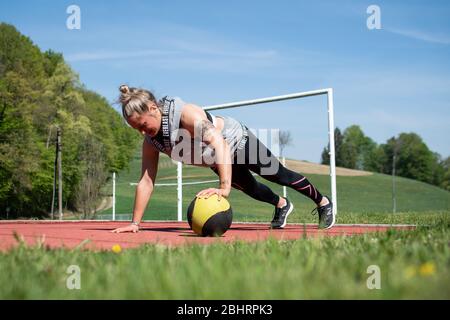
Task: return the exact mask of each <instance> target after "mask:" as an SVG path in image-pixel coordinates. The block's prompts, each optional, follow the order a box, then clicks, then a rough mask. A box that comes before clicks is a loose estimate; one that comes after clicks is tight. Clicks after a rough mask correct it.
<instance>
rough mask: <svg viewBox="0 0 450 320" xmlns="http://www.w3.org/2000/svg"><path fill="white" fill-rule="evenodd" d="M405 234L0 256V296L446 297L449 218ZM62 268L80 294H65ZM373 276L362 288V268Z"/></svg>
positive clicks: (22, 250) (20, 251)
mask: <svg viewBox="0 0 450 320" xmlns="http://www.w3.org/2000/svg"><path fill="white" fill-rule="evenodd" d="M419 224H420V225H419V227H418V228H417V230H414V231H389V232H387V233H379V234H366V235H363V236H353V237H337V238H316V239H299V240H296V241H276V240H274V239H271V240H268V241H264V242H258V243H243V242H236V243H232V244H224V243H220V242H218V243H215V244H212V245H207V246H204V245H193V246H186V247H179V248H168V247H165V246H158V245H147V246H143V247H140V248H137V249H130V250H124V251H122V252H120V253H114V252H112V251H102V252H90V251H86V250H83V249H77V250H63V249H58V250H47V249H45V247H40V248H39V247H36V248H28V247H25V246H20V247H18V248H16V249H14V250H11V251H9V252H7V253H1V254H0V270H2V272H1V273H0V298H1V299H11V298H14V299H80V298H81V299H88V298H89V299H406V298H412V299H450V286H449V285H448V284H449V283H450V248H449V244H450V231H449V230H450V229H449V226H450V217H449V215H448V214H446V215H445V214H444V215H442V214H440V215H435V216H434V218H433V219H429V220H428V221H422V222H421V223H419ZM70 265H78V266H79V267H80V270H81V289H80V290H69V289H67V288H66V280H67V277H68V276H69V275H68V274H67V273H66V270H67V268H68V267H69V266H70ZM371 265H377V266H379V268H380V271H381V289H379V290H377V289H374V290H369V289H368V288H367V285H366V282H367V279H368V277H369V276H370V275H371V274H368V273H367V268H368V267H369V266H371Z"/></svg>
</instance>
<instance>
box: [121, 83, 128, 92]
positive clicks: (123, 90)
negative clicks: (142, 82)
mask: <svg viewBox="0 0 450 320" xmlns="http://www.w3.org/2000/svg"><path fill="white" fill-rule="evenodd" d="M119 90H120V92H122V93H128V92H130V88H129V87H128V86H127V85H126V84H123V85H121V86H120V87H119Z"/></svg>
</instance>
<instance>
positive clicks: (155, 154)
mask: <svg viewBox="0 0 450 320" xmlns="http://www.w3.org/2000/svg"><path fill="white" fill-rule="evenodd" d="M158 160H159V151H158V150H156V148H155V147H153V146H152V145H151V144H150V143H149V142H147V140H145V139H144V142H143V144H142V173H141V179H140V180H139V183H138V185H137V187H136V194H135V200H134V209H133V220H132V224H131V225H129V226H127V227H123V228H118V229H115V230H113V232H116V233H120V232H127V231H128V232H137V231H139V223H140V222H141V220H142V216H143V215H144V211H145V208H146V207H147V204H148V201H149V200H150V197H151V195H152V192H153V187H154V184H155V179H156V173H157V172H158Z"/></svg>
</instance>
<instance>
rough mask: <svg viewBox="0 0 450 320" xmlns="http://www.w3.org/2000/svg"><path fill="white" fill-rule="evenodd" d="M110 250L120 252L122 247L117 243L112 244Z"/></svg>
mask: <svg viewBox="0 0 450 320" xmlns="http://www.w3.org/2000/svg"><path fill="white" fill-rule="evenodd" d="M111 250H112V251H113V252H114V253H120V252H121V251H122V247H121V246H120V245H119V244H115V245H113V246H112V248H111Z"/></svg>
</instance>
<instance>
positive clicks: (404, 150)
mask: <svg viewBox="0 0 450 320" xmlns="http://www.w3.org/2000/svg"><path fill="white" fill-rule="evenodd" d="M382 148H383V149H384V153H385V154H386V157H385V160H386V162H385V163H384V164H383V172H384V173H387V174H390V173H391V172H392V159H393V156H394V153H395V154H396V163H395V165H396V172H397V175H399V176H402V177H406V178H411V179H416V180H420V181H423V182H427V183H433V179H434V178H433V167H434V162H435V161H436V158H435V156H434V154H433V153H432V152H431V151H430V150H429V149H428V147H427V145H426V144H425V143H424V142H423V140H422V138H421V137H420V136H419V135H417V134H416V133H401V134H400V135H399V136H398V138H395V137H392V138H390V139H389V140H388V141H387V143H386V144H383V145H382Z"/></svg>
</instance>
